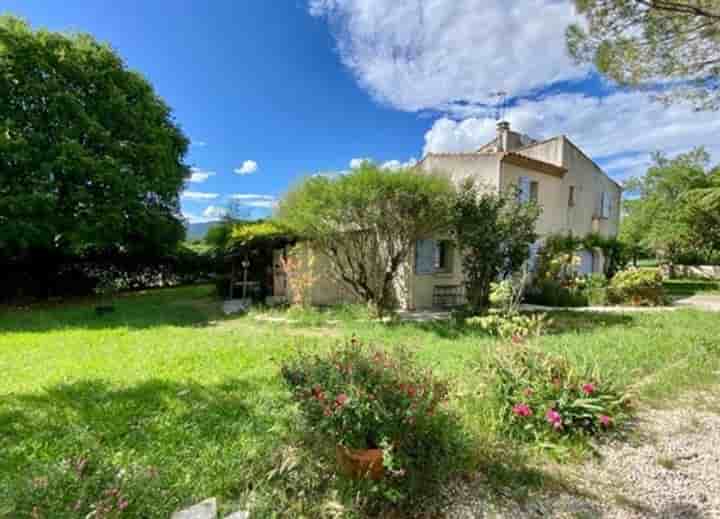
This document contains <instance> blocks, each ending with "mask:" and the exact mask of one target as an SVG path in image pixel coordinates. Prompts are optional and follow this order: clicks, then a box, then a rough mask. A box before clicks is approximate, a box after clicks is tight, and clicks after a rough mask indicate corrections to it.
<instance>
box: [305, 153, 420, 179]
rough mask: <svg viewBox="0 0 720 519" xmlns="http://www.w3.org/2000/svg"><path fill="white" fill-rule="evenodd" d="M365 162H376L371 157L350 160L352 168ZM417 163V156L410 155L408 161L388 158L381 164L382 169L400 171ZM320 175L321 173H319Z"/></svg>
mask: <svg viewBox="0 0 720 519" xmlns="http://www.w3.org/2000/svg"><path fill="white" fill-rule="evenodd" d="M365 162H368V163H370V164H375V161H374V160H373V159H371V158H367V157H366V158H357V159H352V160H351V161H350V169H355V168H359V167H360V166H361V165H363V164H364V163H365ZM415 164H417V159H416V158H415V157H410V158H409V159H408V160H407V161H406V162H401V161H399V160H388V161H385V162H383V163H382V164H380V167H381V168H382V169H390V170H392V171H398V170H400V169H403V168H409V167H412V166H414V165H415ZM343 173H347V172H346V171H341V172H337V173H335V174H343ZM318 175H320V174H318Z"/></svg>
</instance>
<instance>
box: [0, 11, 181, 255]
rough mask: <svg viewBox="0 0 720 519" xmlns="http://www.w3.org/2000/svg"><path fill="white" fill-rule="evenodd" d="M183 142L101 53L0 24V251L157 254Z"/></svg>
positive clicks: (104, 50)
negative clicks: (117, 251) (106, 250)
mask: <svg viewBox="0 0 720 519" xmlns="http://www.w3.org/2000/svg"><path fill="white" fill-rule="evenodd" d="M187 148H188V139H187V138H186V137H185V135H183V133H182V131H181V130H180V129H179V127H178V126H177V124H176V123H175V122H174V120H173V118H172V115H171V110H170V108H168V106H167V105H166V104H165V103H164V102H163V101H162V100H161V99H160V98H159V97H158V96H157V94H156V93H155V92H154V91H153V88H152V86H151V85H150V84H149V83H148V82H147V81H146V80H145V79H144V78H143V77H142V76H140V75H139V74H138V73H136V72H131V71H129V70H128V69H127V67H126V65H125V64H124V63H123V60H122V59H121V58H120V57H119V56H118V55H117V54H116V53H115V52H114V51H113V49H111V48H110V46H109V45H105V44H101V43H98V42H97V41H96V40H95V39H93V37H92V36H90V35H87V34H60V33H54V32H50V31H47V30H33V29H32V28H31V27H30V26H29V25H28V24H26V23H25V22H23V21H21V20H19V19H17V18H13V17H8V16H4V17H0V170H1V171H2V172H3V173H2V175H0V251H2V254H3V255H4V256H5V257H9V258H27V257H30V256H32V255H37V254H40V255H42V254H46V255H48V256H53V255H55V254H63V255H67V254H79V253H82V252H84V251H86V250H88V249H93V250H97V249H105V248H115V249H123V250H124V251H127V252H129V253H131V254H164V253H167V252H170V251H172V250H173V249H174V247H175V246H176V245H177V243H178V242H179V241H180V240H181V239H182V238H183V235H184V229H183V225H182V222H181V219H180V209H179V197H178V193H179V191H180V190H181V189H182V187H183V183H184V181H185V179H186V178H187V176H188V174H189V170H188V167H187V166H186V165H185V163H184V162H183V159H184V156H185V154H186V152H187Z"/></svg>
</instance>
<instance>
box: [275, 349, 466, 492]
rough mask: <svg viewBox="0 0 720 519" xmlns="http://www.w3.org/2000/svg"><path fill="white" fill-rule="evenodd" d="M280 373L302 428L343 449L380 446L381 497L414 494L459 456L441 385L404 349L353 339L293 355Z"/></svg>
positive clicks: (455, 429) (459, 437)
mask: <svg viewBox="0 0 720 519" xmlns="http://www.w3.org/2000/svg"><path fill="white" fill-rule="evenodd" d="M281 371H282V376H283V379H284V381H285V384H286V385H287V386H288V388H289V389H290V390H291V392H292V395H293V398H294V400H295V401H296V402H298V404H299V406H300V411H301V414H302V416H303V418H304V424H305V426H307V428H308V430H309V431H312V432H314V433H317V434H319V435H320V437H321V438H324V439H326V440H328V441H329V442H331V444H333V445H340V446H343V447H346V448H348V449H377V448H381V449H383V451H384V461H383V462H384V466H385V469H386V471H385V473H386V477H385V478H384V479H383V481H382V482H381V483H378V485H380V487H378V486H377V485H375V487H377V488H381V489H382V491H381V496H382V497H383V498H384V499H390V500H391V501H394V502H398V501H400V500H402V499H403V498H405V497H409V496H412V495H420V494H417V492H418V491H419V492H422V490H418V489H422V488H427V486H428V485H431V484H437V483H440V482H442V481H443V480H444V479H445V478H446V477H447V476H448V475H449V473H450V471H451V470H452V468H453V467H455V466H456V465H457V464H458V463H459V462H460V461H461V460H462V459H463V456H462V450H461V449H462V444H463V439H462V438H463V434H462V432H461V428H460V426H459V423H458V422H457V420H456V418H455V416H454V415H453V414H452V413H450V411H449V410H448V409H447V408H446V406H445V403H446V401H447V398H448V386H447V384H446V383H445V382H443V381H441V380H439V379H438V378H436V377H435V376H434V375H433V373H432V371H431V370H429V369H427V368H421V367H419V366H418V365H417V364H416V362H415V360H414V356H413V355H412V354H411V353H410V352H409V351H408V350H406V349H404V348H401V347H396V348H393V349H392V350H384V349H381V348H377V347H374V346H371V345H367V344H363V343H362V342H360V341H359V340H357V339H355V338H353V339H352V340H351V341H350V342H348V343H347V344H344V345H341V346H338V347H336V348H334V349H333V350H331V351H330V352H329V353H326V354H321V355H317V354H314V355H310V354H306V353H304V352H298V353H297V354H296V355H295V356H293V357H292V358H290V359H289V360H287V361H286V362H285V363H284V364H283V366H282V370H281ZM358 485H360V487H361V488H364V489H365V490H368V487H367V486H364V485H363V483H362V482H359V483H358ZM412 489H414V490H412ZM411 490H412V491H411Z"/></svg>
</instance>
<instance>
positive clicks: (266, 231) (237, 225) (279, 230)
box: [225, 220, 295, 252]
mask: <svg viewBox="0 0 720 519" xmlns="http://www.w3.org/2000/svg"><path fill="white" fill-rule="evenodd" d="M294 240H295V236H294V235H293V233H292V231H291V230H290V229H288V228H287V227H285V226H284V225H282V224H281V223H278V222H276V221H273V220H258V221H255V222H233V223H232V225H231V229H230V236H229V237H228V239H227V242H226V244H225V249H226V251H228V252H238V251H247V250H251V249H258V248H265V249H275V248H279V247H282V246H284V245H287V244H288V243H291V242H293V241H294Z"/></svg>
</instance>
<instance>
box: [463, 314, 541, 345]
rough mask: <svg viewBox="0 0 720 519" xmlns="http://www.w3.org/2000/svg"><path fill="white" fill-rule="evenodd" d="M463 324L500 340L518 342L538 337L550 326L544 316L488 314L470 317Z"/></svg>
mask: <svg viewBox="0 0 720 519" xmlns="http://www.w3.org/2000/svg"><path fill="white" fill-rule="evenodd" d="M465 324H466V325H467V326H470V327H472V328H478V329H481V330H483V331H484V332H486V333H488V334H490V335H493V336H496V337H500V338H502V339H513V340H514V341H516V342H519V341H521V340H523V339H525V338H527V337H531V336H535V337H537V336H539V335H541V334H542V333H543V331H544V330H545V328H547V326H549V325H550V324H551V321H550V320H548V319H547V316H546V315H545V314H530V315H525V314H511V315H504V314H501V313H490V314H488V315H484V316H477V317H470V318H468V319H466V320H465Z"/></svg>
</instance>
